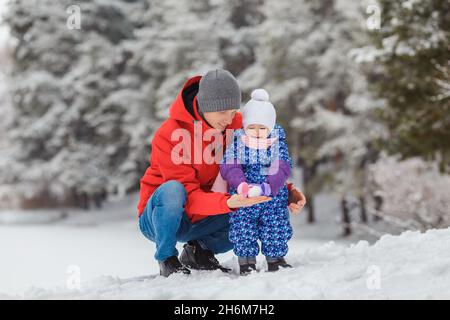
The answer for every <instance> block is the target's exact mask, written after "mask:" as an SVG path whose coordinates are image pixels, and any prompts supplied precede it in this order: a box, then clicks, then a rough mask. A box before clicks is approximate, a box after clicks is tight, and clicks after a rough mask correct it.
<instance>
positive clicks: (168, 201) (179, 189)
mask: <svg viewBox="0 0 450 320" xmlns="http://www.w3.org/2000/svg"><path fill="white" fill-rule="evenodd" d="M157 191H158V196H157V199H156V200H157V205H160V206H165V207H173V208H182V207H184V204H185V203H186V189H185V188H184V186H183V184H182V183H180V182H178V181H176V180H169V181H167V182H164V183H163V184H162V185H160V186H159V188H158V190H157Z"/></svg>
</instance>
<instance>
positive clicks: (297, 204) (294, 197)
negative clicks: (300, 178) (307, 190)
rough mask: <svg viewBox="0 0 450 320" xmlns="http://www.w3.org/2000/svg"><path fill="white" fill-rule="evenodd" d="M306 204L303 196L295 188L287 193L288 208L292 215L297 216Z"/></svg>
mask: <svg viewBox="0 0 450 320" xmlns="http://www.w3.org/2000/svg"><path fill="white" fill-rule="evenodd" d="M305 204H306V197H305V195H304V194H303V193H302V192H301V191H300V190H298V189H297V188H296V187H292V189H291V191H290V192H289V200H288V208H289V210H291V212H292V213H293V214H299V213H300V211H301V210H302V208H303V207H304V206H305Z"/></svg>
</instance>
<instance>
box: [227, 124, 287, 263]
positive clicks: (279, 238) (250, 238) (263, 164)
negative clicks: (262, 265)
mask: <svg viewBox="0 0 450 320" xmlns="http://www.w3.org/2000/svg"><path fill="white" fill-rule="evenodd" d="M244 134H245V132H244V130H243V129H241V130H237V131H235V132H234V135H233V140H232V143H230V145H229V146H228V147H227V149H226V151H225V155H224V157H223V159H222V166H223V165H224V164H225V163H230V162H233V161H236V160H237V161H239V163H240V164H241V166H242V169H243V172H244V175H245V180H246V182H247V183H257V184H261V183H263V182H268V181H267V176H268V171H267V170H268V169H269V167H270V166H271V165H272V164H273V162H274V161H275V160H277V159H279V160H284V161H287V162H288V163H289V165H288V167H289V166H290V167H292V161H291V158H290V157H289V152H288V148H287V145H286V134H285V132H284V129H283V128H282V127H281V126H279V125H275V127H274V129H273V130H272V131H271V133H270V135H269V137H268V138H275V137H276V138H277V140H276V142H275V143H274V144H272V145H271V146H270V147H269V148H268V149H267V150H266V149H253V148H250V147H248V146H246V145H245V144H244V143H243V141H242V140H241V137H242V135H244ZM229 192H230V194H236V193H237V189H236V188H230V190H229ZM271 197H272V200H270V201H268V202H264V203H260V204H256V205H253V206H251V207H245V208H239V209H238V210H236V211H234V212H231V213H230V232H229V239H230V241H231V242H232V243H233V244H234V249H233V250H234V253H235V254H236V255H237V256H238V257H256V256H257V255H258V253H259V245H258V242H257V240H260V241H261V244H262V253H263V255H265V256H266V257H268V258H280V257H284V256H285V255H286V254H287V252H288V245H287V242H288V241H289V240H290V239H291V237H292V227H291V225H290V223H289V211H288V208H287V206H288V189H287V187H286V184H285V183H284V182H283V186H282V187H281V188H280V189H279V191H278V193H277V194H276V196H273V195H271Z"/></svg>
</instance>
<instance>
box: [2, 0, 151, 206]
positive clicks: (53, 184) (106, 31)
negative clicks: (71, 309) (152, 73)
mask: <svg viewBox="0 0 450 320" xmlns="http://www.w3.org/2000/svg"><path fill="white" fill-rule="evenodd" d="M73 4H74V3H73V2H72V1H68V0H66V1H56V0H42V1H22V0H18V1H12V2H11V4H10V9H9V13H8V16H7V22H8V24H9V27H10V29H11V33H12V36H13V37H15V38H16V39H17V41H18V43H17V47H16V49H15V52H14V64H13V70H12V74H11V76H10V78H9V83H10V87H11V91H12V92H11V94H12V102H13V107H14V114H13V121H12V123H11V125H10V127H9V128H8V137H7V140H8V143H9V149H8V152H7V155H8V158H7V159H6V160H5V161H2V163H1V165H2V166H1V171H2V175H1V182H0V183H1V184H2V188H3V190H6V191H4V192H3V193H2V194H3V201H2V205H4V206H21V207H24V208H29V207H37V206H38V207H51V206H60V205H77V206H83V207H87V206H88V205H89V202H90V201H91V200H93V201H94V202H95V203H96V204H100V203H101V201H102V200H103V199H104V198H105V197H106V195H107V194H111V193H122V194H123V193H125V192H127V191H129V190H135V189H136V188H137V186H138V184H137V181H138V179H139V177H140V175H141V171H142V168H143V167H144V166H145V162H146V161H147V160H148V149H149V135H150V133H151V132H152V130H153V127H154V120H153V118H154V116H153V115H152V112H151V108H150V107H149V101H151V99H148V97H147V96H146V94H147V93H148V92H146V91H145V90H143V89H142V88H141V86H143V85H144V86H145V83H144V84H142V83H141V81H140V80H141V79H140V78H139V77H138V76H136V74H134V73H133V72H132V70H130V67H129V65H128V62H129V60H130V58H131V55H132V52H130V51H129V50H127V49H126V47H125V45H124V43H125V41H126V40H130V39H133V38H134V37H135V35H134V31H135V29H136V28H138V27H139V23H138V22H137V21H134V20H133V18H135V17H133V16H131V17H129V16H128V15H125V10H126V9H131V8H130V7H131V6H133V7H134V11H138V10H136V6H141V7H142V9H141V10H144V9H145V2H144V1H140V2H136V3H134V2H128V1H119V0H116V1H110V2H108V3H106V2H104V1H77V3H76V5H78V6H79V8H80V13H81V25H80V27H81V28H80V29H71V28H68V26H67V19H68V17H69V15H70V14H71V12H70V11H67V8H69V7H70V6H71V5H73ZM136 19H137V18H136ZM144 88H145V87H144Z"/></svg>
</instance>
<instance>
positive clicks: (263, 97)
mask: <svg viewBox="0 0 450 320" xmlns="http://www.w3.org/2000/svg"><path fill="white" fill-rule="evenodd" d="M251 97H252V99H253V100H257V101H269V93H268V92H267V91H266V90H264V89H255V90H253V92H252V94H251Z"/></svg>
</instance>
